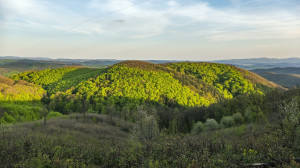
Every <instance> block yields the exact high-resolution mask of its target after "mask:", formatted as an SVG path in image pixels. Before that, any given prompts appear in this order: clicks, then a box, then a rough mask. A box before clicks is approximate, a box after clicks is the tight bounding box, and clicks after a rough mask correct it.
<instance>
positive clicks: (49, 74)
mask: <svg viewBox="0 0 300 168" xmlns="http://www.w3.org/2000/svg"><path fill="white" fill-rule="evenodd" d="M102 71H103V70H102V69H91V68H79V67H63V68H58V69H45V70H41V71H27V72H24V73H21V74H19V75H14V76H12V79H14V80H25V81H28V82H31V83H34V84H38V85H41V86H43V88H45V89H46V90H47V92H48V93H49V94H53V93H56V92H58V91H66V90H67V89H69V88H71V87H72V86H76V85H77V84H79V83H80V82H81V81H85V80H88V79H89V78H93V77H96V76H97V75H99V74H100V73H101V72H102Z"/></svg>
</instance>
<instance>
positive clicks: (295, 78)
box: [252, 67, 300, 88]
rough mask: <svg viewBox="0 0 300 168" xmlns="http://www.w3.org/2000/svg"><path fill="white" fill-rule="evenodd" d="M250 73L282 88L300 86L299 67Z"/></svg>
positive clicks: (256, 70)
mask: <svg viewBox="0 0 300 168" xmlns="http://www.w3.org/2000/svg"><path fill="white" fill-rule="evenodd" d="M252 72H254V73H257V74H258V75H260V76H262V77H264V78H266V79H268V80H270V81H273V82H275V83H277V84H279V85H281V86H284V87H288V88H292V87H295V86H297V85H300V67H287V68H271V69H254V70H252Z"/></svg>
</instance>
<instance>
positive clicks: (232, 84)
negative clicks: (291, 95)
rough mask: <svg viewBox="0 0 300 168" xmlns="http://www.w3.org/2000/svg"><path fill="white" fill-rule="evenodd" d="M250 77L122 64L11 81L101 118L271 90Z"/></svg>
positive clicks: (208, 68)
mask: <svg viewBox="0 0 300 168" xmlns="http://www.w3.org/2000/svg"><path fill="white" fill-rule="evenodd" d="M251 75H252V76H251ZM253 76H254V74H251V73H250V72H248V71H246V70H240V69H238V68H235V67H233V66H229V65H224V64H214V63H188V62H184V63H172V64H153V63H148V62H143V61H125V62H121V63H119V64H116V65H113V66H111V67H109V68H106V69H90V68H82V67H64V68H58V69H46V70H41V71H29V72H24V73H21V74H19V75H14V76H13V77H12V79H14V80H26V81H28V82H31V83H34V84H38V85H41V86H42V87H43V88H44V89H45V90H46V91H47V92H48V96H50V97H51V100H52V102H54V104H55V110H56V111H59V112H62V113H64V114H69V113H73V112H81V111H82V110H83V103H82V102H83V100H85V99H86V100H87V101H88V104H89V106H88V111H89V112H97V113H104V114H105V113H109V111H111V110H113V111H122V110H124V109H127V108H128V109H130V110H132V109H135V108H136V107H137V106H139V105H143V104H148V105H152V106H157V105H159V106H164V107H172V108H179V107H184V108H189V107H200V106H209V105H210V104H213V103H217V102H220V101H223V100H226V99H230V98H233V97H235V96H238V95H241V94H251V93H259V94H262V93H263V91H264V89H265V88H274V87H277V85H275V84H273V83H271V82H269V81H266V80H255V81H254V80H251V79H252V78H253ZM251 77H252V78H251ZM255 77H256V76H254V78H255ZM262 86H263V87H262ZM132 115H133V114H132Z"/></svg>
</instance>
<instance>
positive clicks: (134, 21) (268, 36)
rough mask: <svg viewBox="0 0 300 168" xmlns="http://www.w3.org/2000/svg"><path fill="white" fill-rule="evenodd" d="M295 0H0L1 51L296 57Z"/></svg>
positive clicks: (298, 15)
mask: <svg viewBox="0 0 300 168" xmlns="http://www.w3.org/2000/svg"><path fill="white" fill-rule="evenodd" d="M299 46H300V1H299V0H284V1H282V0H247V1H246V0H189V1H184V0H170V1H159V0H72V1H69V0H22V1H20V0H0V56H26V57H49V58H90V59H140V60H143V59H148V60H149V59H157V60H162V59H164V60H167V59H169V60H175V59H178V60H217V59H237V58H255V57H271V58H287V57H300V55H299V53H300V47H299Z"/></svg>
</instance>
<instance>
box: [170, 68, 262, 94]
mask: <svg viewBox="0 0 300 168" xmlns="http://www.w3.org/2000/svg"><path fill="white" fill-rule="evenodd" d="M167 66H168V67H169V68H172V69H175V70H176V71H178V72H182V73H185V74H187V75H193V76H195V77H196V78H199V79H202V80H203V81H205V82H207V83H209V84H212V85H214V86H215V87H216V88H217V89H219V90H220V91H221V92H223V93H224V95H225V97H227V98H232V97H233V96H237V95H239V94H244V93H254V92H259V93H261V91H260V90H258V89H255V85H254V84H253V83H251V82H250V81H248V80H247V79H245V78H244V77H243V75H242V74H241V73H240V72H239V71H238V70H237V69H235V68H234V67H232V66H230V65H225V64H217V63H205V62H202V63H191V62H182V63H172V64H167Z"/></svg>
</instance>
